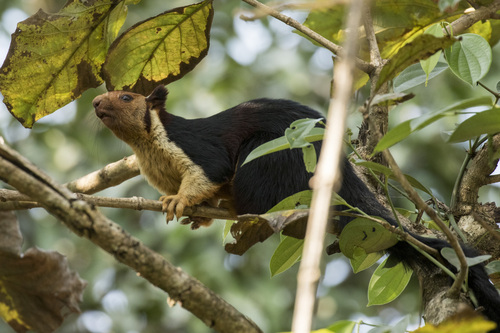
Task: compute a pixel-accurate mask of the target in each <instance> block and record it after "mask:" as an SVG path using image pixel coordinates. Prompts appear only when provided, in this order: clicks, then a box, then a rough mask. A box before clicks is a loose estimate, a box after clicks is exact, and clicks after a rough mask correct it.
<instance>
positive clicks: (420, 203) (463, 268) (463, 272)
mask: <svg viewBox="0 0 500 333" xmlns="http://www.w3.org/2000/svg"><path fill="white" fill-rule="evenodd" d="M382 154H383V155H384V158H385V160H386V161H387V163H388V164H389V166H390V167H391V169H392V171H393V172H394V176H395V177H396V179H397V180H398V182H399V183H400V184H401V186H403V189H404V190H405V191H406V193H408V196H409V197H410V199H411V200H412V201H413V203H415V205H416V206H417V208H418V209H421V210H423V211H425V213H427V215H429V217H430V218H431V219H432V220H433V221H434V222H436V224H437V225H438V226H439V228H440V229H441V231H442V232H443V233H444V234H445V235H446V238H447V239H448V242H449V243H450V245H451V247H452V248H453V250H455V252H456V253H457V256H458V259H459V261H460V271H459V272H458V274H457V278H456V280H455V281H454V282H453V285H452V286H451V287H450V289H449V291H448V294H449V295H450V297H452V298H457V297H458V295H459V294H460V290H461V288H462V285H463V283H464V282H465V279H466V277H467V272H468V266H467V261H466V259H465V254H464V252H463V250H462V247H461V246H460V244H459V243H458V239H457V237H455V235H453V234H452V233H451V231H450V229H449V228H448V227H447V226H446V224H444V222H443V221H442V220H441V218H440V217H439V215H438V214H437V213H436V212H435V211H434V210H433V209H432V208H431V207H429V205H427V204H426V203H425V201H424V200H423V199H422V198H421V197H420V196H419V195H418V193H417V192H416V191H415V189H414V188H413V187H412V186H411V184H410V183H409V182H408V180H407V179H406V177H405V176H404V174H403V172H402V171H401V169H400V168H399V166H398V165H397V163H396V161H395V160H394V157H393V156H392V154H391V153H390V152H389V150H388V149H385V150H384V151H383V152H382Z"/></svg>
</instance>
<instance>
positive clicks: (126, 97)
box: [120, 94, 133, 102]
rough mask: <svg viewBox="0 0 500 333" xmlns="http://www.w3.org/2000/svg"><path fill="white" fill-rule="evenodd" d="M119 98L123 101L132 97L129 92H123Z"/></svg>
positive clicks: (128, 100) (127, 100)
mask: <svg viewBox="0 0 500 333" xmlns="http://www.w3.org/2000/svg"><path fill="white" fill-rule="evenodd" d="M120 99H121V100H122V101H125V102H130V101H131V100H132V99H133V98H132V96H130V95H129V94H124V95H121V96H120Z"/></svg>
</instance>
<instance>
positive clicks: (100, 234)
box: [0, 141, 261, 333]
mask: <svg viewBox="0 0 500 333" xmlns="http://www.w3.org/2000/svg"><path fill="white" fill-rule="evenodd" d="M0 179H2V180H3V181H5V182H6V183H8V184H10V185H11V186H13V187H15V188H16V189H18V190H19V191H20V192H21V193H24V194H26V195H28V196H30V197H32V198H33V199H34V200H36V201H38V202H40V203H41V204H42V206H43V207H44V208H45V209H46V210H47V211H48V212H49V213H50V214H52V215H53V216H55V217H56V218H58V219H59V220H60V221H62V222H63V223H64V224H65V225H66V226H67V227H68V228H69V229H70V230H71V231H73V232H74V233H75V234H77V235H78V236H83V237H86V238H88V239H89V240H91V241H92V242H93V243H94V244H96V245H97V246H99V247H101V248H102V249H104V250H105V251H107V252H108V253H110V254H111V255H113V256H114V257H115V258H116V259H117V260H118V261H120V262H122V263H124V264H126V265H128V266H129V267H131V268H133V269H134V270H135V271H137V272H138V274H139V275H140V276H142V277H143V278H145V279H146V280H148V281H149V282H151V283H152V284H153V285H155V286H157V287H159V288H160V289H162V290H164V291H166V292H167V293H168V294H169V295H170V298H171V299H172V300H173V301H175V302H177V303H179V304H180V305H181V306H182V307H183V308H185V309H186V310H188V311H190V312H191V313H193V314H194V315H195V316H197V317H198V318H200V319H201V320H202V321H203V322H204V323H205V324H206V325H207V326H208V327H210V328H212V329H213V330H215V331H217V332H227V333H230V332H231V333H232V332H261V330H260V329H259V328H258V327H257V325H255V323H253V322H252V321H251V320H250V319H248V318H247V317H245V316H244V315H243V314H241V313H240V312H238V311H237V310H236V309H235V308H234V307H233V306H231V305H230V304H228V303H227V302H226V301H224V300H223V299H222V298H221V297H220V296H218V295H217V294H215V293H214V292H213V291H211V290H210V289H208V288H207V287H205V286H204V285H203V284H202V283H201V282H199V281H198V280H196V279H194V278H193V277H191V276H189V275H188V274H186V273H185V272H184V271H182V270H181V269H180V268H178V267H175V266H174V265H172V264H171V263H170V262H169V261H167V260H165V258H163V257H162V256H161V255H159V254H158V253H156V252H154V251H152V250H151V249H149V248H148V247H146V246H145V245H144V244H143V243H141V242H140V241H139V240H138V239H136V238H135V237H133V236H131V235H130V234H128V233H127V232H126V231H125V230H123V229H122V228H121V227H120V226H119V225H117V224H116V223H114V222H112V221H111V220H109V219H108V218H106V217H105V216H104V215H102V214H101V213H100V212H99V211H98V210H96V209H95V208H94V207H93V206H92V205H90V204H88V203H86V202H84V201H82V200H79V199H78V198H77V196H76V194H74V193H72V192H71V191H69V190H68V189H67V188H66V187H64V186H61V185H58V184H57V183H55V182H54V181H53V180H52V179H50V178H49V177H48V176H47V175H46V174H44V173H43V172H41V171H40V170H38V169H37V168H36V167H35V166H34V165H33V164H31V163H30V162H29V161H28V160H26V159H25V158H24V157H22V156H20V155H19V154H17V153H16V152H15V151H13V150H12V149H10V148H9V147H7V146H6V145H5V144H4V143H3V142H2V141H0Z"/></svg>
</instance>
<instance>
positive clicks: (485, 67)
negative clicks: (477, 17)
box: [444, 34, 492, 85]
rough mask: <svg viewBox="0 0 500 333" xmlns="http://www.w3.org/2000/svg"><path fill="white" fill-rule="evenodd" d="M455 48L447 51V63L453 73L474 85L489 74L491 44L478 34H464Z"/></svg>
mask: <svg viewBox="0 0 500 333" xmlns="http://www.w3.org/2000/svg"><path fill="white" fill-rule="evenodd" d="M460 38H461V39H460V40H459V41H458V42H456V43H455V44H453V46H451V47H449V48H447V49H445V51H444V54H445V56H446V61H448V65H449V66H450V69H451V70H452V71H453V73H454V74H455V75H456V76H458V77H459V78H461V79H462V80H464V81H465V82H467V83H469V84H471V85H474V84H476V83H477V81H479V80H480V79H481V78H482V77H484V76H485V75H486V73H488V71H489V69H490V66H491V61H492V52H491V47H490V44H488V42H487V41H486V40H485V39H484V38H483V37H481V36H479V35H476V34H463V35H461V36H460Z"/></svg>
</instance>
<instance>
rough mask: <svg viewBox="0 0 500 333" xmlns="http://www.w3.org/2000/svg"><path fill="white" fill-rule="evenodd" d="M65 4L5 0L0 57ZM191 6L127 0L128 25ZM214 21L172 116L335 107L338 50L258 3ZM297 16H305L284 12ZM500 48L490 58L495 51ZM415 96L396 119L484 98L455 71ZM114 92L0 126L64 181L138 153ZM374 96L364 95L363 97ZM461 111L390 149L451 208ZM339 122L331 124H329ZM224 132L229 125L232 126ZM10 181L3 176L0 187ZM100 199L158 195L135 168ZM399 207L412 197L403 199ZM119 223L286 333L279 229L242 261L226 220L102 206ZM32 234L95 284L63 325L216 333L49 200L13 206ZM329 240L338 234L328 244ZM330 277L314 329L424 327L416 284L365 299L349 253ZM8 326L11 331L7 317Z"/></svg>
mask: <svg viewBox="0 0 500 333" xmlns="http://www.w3.org/2000/svg"><path fill="white" fill-rule="evenodd" d="M64 3H65V1H64V0H23V1H19V0H2V1H1V2H0V61H3V59H5V56H6V54H7V51H8V47H9V44H10V34H11V33H12V32H14V30H15V27H16V24H17V22H19V21H21V20H24V19H25V18H27V17H28V16H30V15H32V14H34V13H35V12H36V11H38V9H39V8H42V9H44V10H45V11H48V12H56V11H57V10H58V9H59V8H61V7H62V6H63V5H64ZM190 3H192V2H189V1H185V0H183V1H180V0H174V1H159V0H144V1H142V2H141V3H140V4H138V5H134V6H130V7H129V16H128V18H127V23H126V24H125V26H124V29H125V28H127V27H129V26H130V25H132V24H134V23H135V22H137V21H140V20H143V19H146V18H148V17H150V16H154V15H157V14H158V13H160V12H163V11H165V10H168V9H171V8H174V7H177V6H181V5H186V4H190ZM214 7H215V17H214V21H213V28H212V32H211V46H210V50H209V53H208V56H207V57H206V58H205V59H204V60H203V61H202V62H201V63H200V65H198V66H197V67H196V68H195V69H194V70H193V71H192V72H191V73H189V74H188V75H186V76H185V77H184V78H183V79H181V80H179V81H177V82H174V83H172V84H170V85H169V87H168V88H169V90H170V94H169V97H168V98H169V99H168V102H167V109H168V111H169V112H172V113H175V114H178V115H182V116H184V117H188V118H197V117H205V116H208V115H211V114H214V113H217V112H219V111H222V110H225V109H227V108H229V107H231V106H234V105H236V104H238V103H241V102H244V101H246V100H249V99H253V98H258V97H272V98H288V99H293V100H296V101H299V102H302V103H304V104H307V105H309V106H311V107H313V108H315V109H317V110H318V111H321V112H325V111H326V109H327V107H328V103H329V91H330V81H331V77H332V67H333V65H332V56H331V54H330V53H329V52H328V51H326V50H324V49H322V48H319V47H317V46H315V45H313V44H312V43H310V42H309V41H307V40H305V39H304V38H302V37H300V36H299V35H298V34H296V33H294V32H293V30H292V29H291V28H290V27H288V26H286V25H285V24H283V23H282V22H279V21H277V20H274V19H272V18H270V19H267V18H264V19H262V20H259V21H255V22H245V21H242V20H241V19H240V18H239V16H240V14H242V13H246V14H247V15H251V12H250V11H251V8H250V7H249V6H247V5H246V4H244V3H242V2H238V1H234V0H233V1H229V0H215V3H214ZM285 13H286V14H288V15H291V16H293V17H294V18H296V19H298V20H299V21H303V20H304V19H305V18H306V16H307V13H306V12H303V11H293V12H285ZM499 50H500V49H499V48H498V47H496V48H495V50H494V52H495V54H494V59H498V57H499ZM493 66H496V67H493V68H492V69H491V70H490V74H489V75H488V76H487V77H486V78H485V79H484V80H483V82H484V83H485V84H486V85H488V86H489V87H491V88H494V87H495V85H496V82H497V81H498V80H500V77H499V76H498V73H499V68H498V66H499V63H498V62H496V63H494V64H493ZM412 91H413V92H414V93H415V94H416V95H417V96H416V98H415V99H413V100H412V101H410V102H407V103H405V104H404V105H402V106H399V107H397V108H395V109H393V110H392V111H391V116H390V117H391V124H397V123H399V122H401V121H403V120H406V119H410V118H414V117H417V116H419V115H422V114H424V113H427V112H431V111H436V110H439V109H441V108H444V107H446V106H447V105H449V104H451V103H452V102H455V101H457V100H459V99H462V98H467V97H475V96H478V95H486V94H487V93H486V92H485V91H484V90H483V89H481V88H479V87H470V86H468V85H467V84H466V83H463V82H461V81H460V80H459V79H457V78H455V77H454V76H453V75H451V73H445V74H444V75H441V76H439V77H438V78H436V79H434V80H432V81H430V83H429V86H428V87H427V88H426V87H418V88H416V89H413V90H412ZM103 92H104V87H100V88H97V89H91V90H89V91H87V92H85V93H84V95H83V96H82V97H81V98H80V99H79V100H77V101H75V102H73V103H71V104H69V105H67V106H66V107H64V108H63V109H61V110H59V111H57V112H55V113H54V114H52V115H50V116H48V117H46V118H44V119H42V120H41V121H39V122H38V123H37V124H35V126H34V128H33V129H32V130H27V129H24V128H23V127H22V126H21V125H20V124H19V123H18V122H17V121H16V120H15V119H14V118H13V117H12V116H11V115H10V113H9V112H8V111H7V109H6V108H5V106H4V105H3V104H0V135H1V136H3V137H4V138H5V140H6V141H7V142H8V143H9V144H10V145H12V146H13V147H14V148H15V149H17V150H18V151H19V152H20V153H21V154H23V155H24V156H26V157H27V158H29V159H30V160H31V161H33V162H34V163H35V164H36V165H38V166H39V167H40V168H42V169H43V170H45V171H46V172H47V173H48V174H49V175H51V176H52V177H53V178H55V179H56V180H57V181H58V182H60V183H65V182H68V181H70V180H73V179H75V178H78V177H80V176H82V175H85V174H87V173H89V172H91V171H94V170H97V169H99V168H101V167H103V166H105V165H106V164H108V163H110V162H113V161H116V160H118V159H121V158H122V157H124V156H127V155H129V154H131V150H130V149H129V148H128V147H127V146H126V145H125V144H124V143H122V142H121V141H119V140H118V139H116V138H115V137H114V136H113V135H112V134H111V132H110V131H108V130H106V129H105V128H103V126H102V125H101V124H100V123H99V122H98V120H97V119H96V118H95V116H94V112H93V109H92V105H91V101H92V99H93V98H94V97H95V96H96V95H98V94H101V93H103ZM366 96H367V94H366V91H363V90H361V91H359V92H358V93H357V95H356V101H357V103H358V104H360V103H362V102H363V101H364V99H365V98H366ZM457 120H458V119H451V118H447V119H445V120H442V121H440V122H438V123H437V124H435V125H433V126H430V127H429V128H426V129H425V130H423V131H421V132H418V133H416V134H414V135H412V136H410V137H409V138H408V139H407V140H405V141H404V142H402V143H400V144H398V145H396V146H395V147H393V149H392V151H393V153H394V154H395V156H396V158H397V161H398V162H399V163H400V165H401V166H402V168H403V169H404V171H405V172H406V173H408V174H411V175H412V176H414V177H415V178H417V179H419V180H420V181H421V182H422V183H423V184H424V185H426V186H428V187H430V188H431V189H432V190H433V191H435V194H436V196H437V197H438V198H439V199H441V200H443V201H444V202H445V203H449V199H450V194H451V190H452V187H453V183H454V181H455V177H456V176H457V173H458V170H459V168H460V165H461V163H462V160H463V158H464V157H465V149H466V148H467V147H466V146H464V145H450V144H447V143H445V139H446V132H447V131H450V130H451V129H453V126H454V124H455V122H457ZM329 121H335V120H334V119H333V120H331V119H330V120H329ZM360 122H361V116H360V115H359V114H358V113H357V111H356V108H355V107H353V108H352V111H351V114H350V116H349V123H348V126H349V128H350V129H351V130H352V132H354V137H356V133H357V127H358V126H359V125H360ZM227 130H228V131H230V130H231V129H230V128H228V129H227ZM2 186H5V184H3V183H0V187H2ZM99 195H106V196H115V197H122V196H134V195H135V196H143V197H146V198H151V199H154V198H157V197H158V196H159V194H158V193H157V192H156V190H154V189H153V188H151V187H149V186H148V185H147V184H146V182H145V181H144V180H142V179H141V178H140V177H136V178H134V179H132V180H129V181H127V182H125V183H124V184H121V185H120V186H118V187H116V188H112V189H108V190H106V191H104V192H102V193H100V194H99ZM498 195H499V191H498V188H497V187H494V186H490V187H488V188H485V189H483V190H482V192H481V201H483V202H486V201H496V200H497V199H498ZM395 199H396V201H397V202H398V204H399V205H402V206H406V207H407V208H410V209H411V206H407V204H406V203H405V202H404V201H398V199H400V198H399V197H398V195H397V194H396V195H395ZM103 211H104V213H105V214H106V215H107V216H108V217H110V218H111V219H112V220H114V221H116V222H118V223H119V224H120V225H122V226H123V227H124V228H125V229H126V230H127V231H129V232H130V233H132V234H133V235H135V236H136V237H138V238H139V239H141V240H142V241H143V242H144V243H145V244H147V245H148V246H150V247H151V248H152V249H153V250H155V251H157V252H159V253H161V254H162V255H163V256H165V258H167V259H168V260H170V261H171V262H173V263H174V264H175V265H178V266H180V267H182V269H184V270H185V271H186V272H187V273H189V274H191V275H192V276H194V277H196V278H197V279H199V280H200V281H202V282H203V283H204V284H205V285H207V286H208V287H209V288H211V289H212V290H214V291H215V292H216V293H218V294H220V295H221V296H222V297H223V298H224V299H226V300H227V301H228V302H229V303H231V304H233V305H234V306H235V307H236V308H238V309H239V310H240V311H241V312H243V313H245V314H246V315H248V316H249V317H250V318H252V319H253V320H254V321H255V322H256V323H257V324H258V325H259V326H260V327H261V328H262V329H263V330H264V331H265V332H279V331H289V330H290V323H291V317H292V312H293V302H294V297H295V287H296V274H297V266H298V265H295V266H294V267H293V268H292V269H290V270H288V271H286V272H284V273H282V274H280V275H278V276H275V277H273V278H271V276H270V271H269V260H270V258H271V256H272V253H273V251H274V249H275V248H276V246H277V245H278V243H279V236H274V237H272V238H271V239H269V240H268V241H266V242H265V243H263V244H257V245H256V246H254V247H253V248H252V249H251V250H250V251H248V253H246V254H245V255H243V256H241V257H240V256H234V255H229V254H227V253H225V251H224V248H223V236H222V235H223V227H224V223H223V222H222V221H221V222H218V223H215V224H214V225H213V226H211V227H210V228H203V229H201V230H197V231H191V230H190V229H189V227H186V226H181V225H179V224H177V223H170V224H168V225H166V224H165V220H164V216H162V215H161V214H159V213H155V212H137V211H128V210H120V209H103ZM17 216H18V219H19V222H20V224H21V229H22V232H23V236H24V249H27V248H29V247H33V246H37V247H39V248H42V249H46V250H56V251H59V252H61V253H62V254H64V255H65V256H67V257H68V260H69V263H70V266H71V267H72V268H73V269H74V270H76V271H77V272H79V274H80V276H81V277H82V278H83V279H85V280H87V281H88V283H89V284H88V286H87V288H86V290H85V292H84V300H83V303H82V304H81V311H82V313H81V314H80V315H71V316H70V317H69V318H68V319H67V320H66V321H65V323H64V325H63V326H62V327H61V328H60V329H59V330H58V332H82V333H83V332H90V333H107V332H115V333H138V332H144V333H153V332H172V333H181V332H186V333H188V332H195V333H198V332H210V330H209V329H208V328H207V327H206V326H205V325H203V324H202V323H201V321H199V320H198V319H197V318H195V317H194V316H192V315H191V314H190V313H188V312H187V311H185V310H183V309H182V308H180V307H179V306H174V307H173V308H170V307H169V306H168V305H167V295H166V294H165V293H164V292H163V291H161V290H159V289H156V288H155V287H152V286H151V285H149V283H147V282H146V281H144V280H143V279H141V278H140V277H138V276H136V274H135V272H133V271H132V270H131V269H129V268H128V267H126V266H124V265H121V264H118V263H116V262H115V260H114V259H113V258H112V257H111V256H110V255H108V254H107V253H105V252H104V251H102V250H100V249H99V248H96V246H94V245H93V244H92V243H90V242H89V241H87V240H85V239H81V238H79V237H77V236H75V235H73V234H72V233H71V232H70V231H68V230H67V229H66V228H65V227H64V225H62V224H61V223H59V222H58V221H57V220H56V219H55V218H53V217H52V216H50V215H48V214H47V213H46V212H45V211H44V210H43V209H31V210H28V211H19V212H18V213H17ZM331 240H332V237H330V236H328V239H327V242H330V241H331ZM323 267H324V271H325V274H324V278H323V279H322V281H321V284H320V286H319V289H318V304H317V315H316V321H315V326H316V327H318V328H319V327H324V326H327V325H329V324H331V323H333V322H334V321H336V320H340V319H353V320H363V321H366V322H368V323H372V324H380V323H384V324H391V323H392V324H394V323H395V322H397V321H399V320H400V319H401V317H402V316H403V315H404V314H407V313H412V314H413V315H412V316H411V322H412V323H413V325H414V326H416V325H418V311H419V295H418V290H417V289H418V288H417V287H418V283H417V281H412V282H411V284H410V288H408V290H407V291H405V292H404V293H403V295H402V296H401V297H399V298H398V299H397V300H396V301H395V302H393V303H391V304H389V305H387V306H380V307H369V308H367V307H366V303H367V296H366V295H367V291H366V290H367V285H368V281H369V278H370V271H367V272H363V273H360V274H357V275H354V274H352V271H351V269H350V266H349V263H348V262H347V261H346V260H345V259H344V258H343V257H342V256H340V255H334V256H329V257H325V258H324V260H323ZM0 331H1V332H13V330H12V329H10V328H9V327H8V326H7V325H6V324H5V323H4V322H2V321H0Z"/></svg>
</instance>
